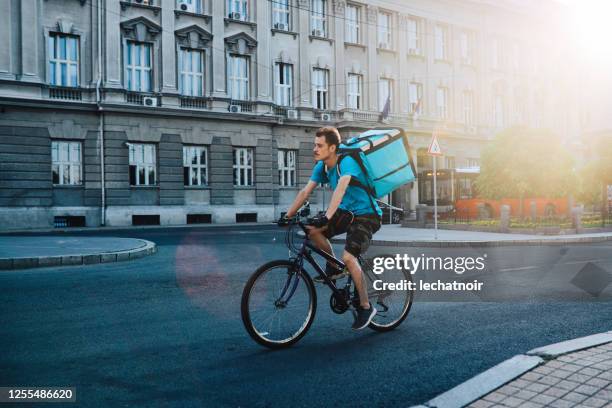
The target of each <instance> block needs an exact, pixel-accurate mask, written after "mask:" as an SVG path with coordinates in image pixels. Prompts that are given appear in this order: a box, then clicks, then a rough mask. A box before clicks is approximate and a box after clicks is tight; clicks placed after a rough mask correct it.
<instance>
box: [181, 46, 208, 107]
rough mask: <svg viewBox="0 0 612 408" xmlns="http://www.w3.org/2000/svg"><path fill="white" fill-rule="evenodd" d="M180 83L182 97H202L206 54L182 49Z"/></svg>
mask: <svg viewBox="0 0 612 408" xmlns="http://www.w3.org/2000/svg"><path fill="white" fill-rule="evenodd" d="M180 53H181V54H180V58H179V64H180V70H179V71H180V76H181V81H180V83H179V87H180V92H181V95H186V96H202V95H203V84H204V52H202V51H198V50H192V49H187V48H181V50H180Z"/></svg>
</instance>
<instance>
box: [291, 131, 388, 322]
mask: <svg viewBox="0 0 612 408" xmlns="http://www.w3.org/2000/svg"><path fill="white" fill-rule="evenodd" d="M339 146H340V133H339V132H338V129H336V128H335V127H323V128H320V129H319V130H318V131H317V132H316V134H315V140H314V149H313V153H314V159H315V161H316V162H317V164H316V165H315V166H314V169H313V171H312V176H311V177H310V180H309V181H308V184H307V185H306V187H304V188H303V189H302V190H300V192H299V193H298V195H297V196H296V198H295V200H294V201H293V204H291V207H290V208H289V210H288V211H287V214H286V217H287V218H291V217H293V216H295V215H296V213H297V211H298V209H299V208H300V207H301V206H302V204H303V203H304V202H305V201H306V200H307V199H308V197H309V196H310V194H311V193H312V191H313V190H314V189H315V188H316V187H317V184H319V183H323V184H324V183H329V184H330V186H331V187H332V189H333V190H334V193H333V195H332V197H331V200H330V203H329V206H328V208H327V211H326V212H325V214H322V215H320V216H317V217H314V218H313V220H312V224H313V225H312V226H309V227H308V236H309V238H310V240H311V241H312V242H313V243H314V244H315V245H316V246H317V247H318V248H319V249H321V250H323V251H325V252H327V253H329V254H332V255H333V249H332V246H331V244H330V242H329V238H331V237H333V236H335V235H340V234H344V233H346V244H345V246H344V252H343V253H342V261H343V262H344V263H345V265H346V267H347V268H348V270H349V272H350V274H351V277H352V278H353V281H354V282H355V287H356V288H357V292H358V293H359V303H360V305H359V307H358V308H357V314H356V316H355V322H354V323H353V326H352V328H353V329H354V330H360V329H363V328H364V327H366V326H367V325H368V324H369V323H370V322H371V321H372V318H373V317H374V316H375V315H376V308H375V307H374V306H372V305H371V304H370V302H369V300H368V291H367V288H366V287H365V286H364V283H363V280H362V271H361V266H360V265H359V262H358V260H357V258H358V257H359V255H361V254H362V253H364V252H365V251H366V250H367V249H368V247H369V246H370V241H371V240H372V235H373V234H374V233H375V232H376V231H378V230H379V229H380V222H381V216H382V211H381V210H380V207H379V206H378V204H377V203H376V200H374V199H373V197H371V196H370V194H369V193H368V192H367V191H366V189H364V188H363V187H362V186H364V185H367V179H366V175H365V174H364V172H363V170H362V168H361V167H360V166H359V164H358V163H357V161H356V160H355V159H353V158H352V157H351V156H348V155H347V156H344V157H342V158H341V159H340V156H339V155H338V148H339ZM351 180H353V182H352V183H351ZM325 273H326V275H327V276H328V277H329V278H330V279H332V280H333V279H337V278H339V277H340V276H342V271H340V270H338V269H337V268H336V267H335V266H334V265H333V264H331V263H329V262H328V263H327V265H326V268H325ZM315 280H316V279H315Z"/></svg>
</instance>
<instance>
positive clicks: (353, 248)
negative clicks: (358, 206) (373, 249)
mask: <svg viewBox="0 0 612 408" xmlns="http://www.w3.org/2000/svg"><path fill="white" fill-rule="evenodd" d="M379 229H380V217H379V216H378V215H375V214H367V215H355V216H353V213H351V212H350V211H345V210H340V209H338V210H337V211H336V213H335V214H334V216H333V217H332V218H331V220H329V223H328V224H327V230H325V231H324V232H323V235H324V236H325V237H326V238H328V239H329V238H331V237H334V236H336V235H340V234H344V233H345V232H346V244H345V245H344V249H345V250H346V251H347V252H348V253H350V254H352V255H353V256H355V257H358V256H359V255H361V254H363V253H365V252H366V251H367V250H368V248H369V247H370V241H371V240H372V235H373V234H374V233H375V232H376V231H378V230H379Z"/></svg>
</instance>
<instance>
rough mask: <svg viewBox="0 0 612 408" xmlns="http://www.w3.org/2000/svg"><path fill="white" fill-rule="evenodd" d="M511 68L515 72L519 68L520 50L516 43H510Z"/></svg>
mask: <svg viewBox="0 0 612 408" xmlns="http://www.w3.org/2000/svg"><path fill="white" fill-rule="evenodd" d="M512 67H513V68H514V70H515V71H518V70H519V69H520V67H521V48H520V46H519V44H518V43H517V42H514V43H512Z"/></svg>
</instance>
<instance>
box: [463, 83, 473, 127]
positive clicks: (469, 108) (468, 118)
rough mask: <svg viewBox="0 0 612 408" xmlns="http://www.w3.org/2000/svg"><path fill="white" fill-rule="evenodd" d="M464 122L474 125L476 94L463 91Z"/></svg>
mask: <svg viewBox="0 0 612 408" xmlns="http://www.w3.org/2000/svg"><path fill="white" fill-rule="evenodd" d="M463 121H464V122H465V124H466V125H472V124H474V94H473V92H472V91H469V90H468V91H463Z"/></svg>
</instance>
